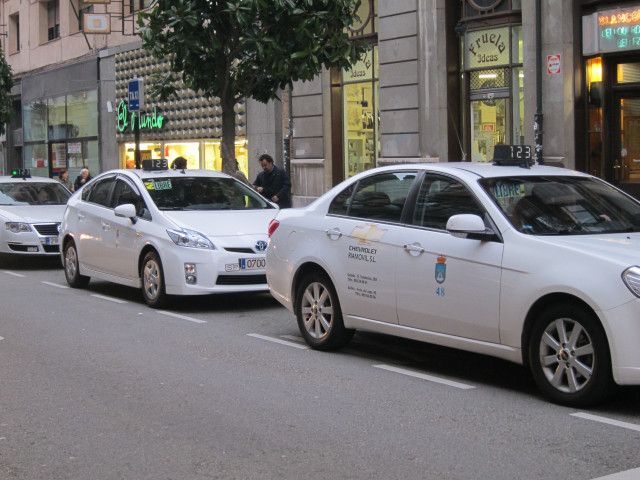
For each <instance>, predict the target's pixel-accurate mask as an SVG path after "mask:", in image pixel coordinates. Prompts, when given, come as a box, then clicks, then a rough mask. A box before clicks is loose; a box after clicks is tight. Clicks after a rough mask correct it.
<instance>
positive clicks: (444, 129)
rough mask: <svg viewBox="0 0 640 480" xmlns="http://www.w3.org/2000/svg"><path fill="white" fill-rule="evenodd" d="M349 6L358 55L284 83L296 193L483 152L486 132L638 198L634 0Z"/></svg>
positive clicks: (638, 12)
mask: <svg viewBox="0 0 640 480" xmlns="http://www.w3.org/2000/svg"><path fill="white" fill-rule="evenodd" d="M359 17H360V23H359V24H358V25H355V26H354V27H353V29H352V32H351V34H352V35H353V36H360V37H363V38H365V39H366V40H367V41H368V42H369V44H370V45H371V50H370V52H369V54H368V55H367V57H366V58H364V59H362V61H361V62H359V63H358V64H357V65H356V66H355V68H354V69H352V70H350V71H342V72H341V71H327V72H324V73H323V74H322V75H321V76H319V77H318V78H316V80H315V81H313V82H308V83H299V84H296V85H295V86H294V89H293V96H292V97H293V102H292V112H293V116H292V123H293V126H294V128H293V132H292V148H291V152H292V153H291V174H292V183H293V188H294V204H295V205H304V204H307V203H309V202H310V201H312V200H313V199H314V198H316V197H318V196H319V195H321V194H322V193H323V192H325V191H326V190H328V189H329V188H330V187H331V186H333V185H335V184H336V183H338V182H339V181H341V180H343V179H345V178H347V177H349V176H351V175H353V174H354V173H357V172H359V171H362V170H364V169H368V168H371V167H374V166H381V165H387V164H393V163H404V162H432V161H440V162H449V161H472V162H486V161H491V159H492V158H493V148H494V146H495V145H496V144H525V145H531V146H532V147H533V148H534V151H535V150H536V149H535V147H536V145H538V146H541V147H542V148H541V150H540V149H539V152H540V154H541V159H542V161H544V162H545V163H547V164H553V165H562V166H566V167H569V168H575V169H578V170H582V171H587V172H590V173H593V174H595V175H597V176H599V177H601V178H603V179H605V180H607V181H610V182H612V183H614V184H616V185H617V186H619V187H621V188H622V189H624V190H626V191H628V192H630V193H631V194H633V195H635V196H640V188H639V187H640V183H638V182H639V181H640V178H638V177H640V151H639V150H638V146H637V145H636V143H637V142H639V141H640V140H638V139H640V131H639V130H638V125H639V122H638V120H640V117H638V113H640V109H639V108H638V107H639V106H640V104H639V103H638V99H637V98H638V97H637V96H636V95H640V93H638V92H640V88H639V87H640V83H639V82H640V2H637V1H636V2H619V1H618V2H612V1H589V0H583V1H581V0H571V1H558V0H527V1H522V0H455V1H451V0H394V1H387V0H363V2H362V6H361V9H360V12H359ZM536 133H540V134H541V135H542V136H541V137H538V142H536Z"/></svg>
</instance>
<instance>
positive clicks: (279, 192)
mask: <svg viewBox="0 0 640 480" xmlns="http://www.w3.org/2000/svg"><path fill="white" fill-rule="evenodd" d="M258 161H259V162H260V166H261V167H262V172H260V173H259V174H258V176H257V177H256V180H255V182H253V186H254V187H256V190H257V191H258V192H259V193H260V194H261V195H262V196H263V197H265V198H266V199H268V200H271V201H272V202H275V203H277V204H278V206H279V207H280V208H290V207H291V180H289V175H287V172H285V171H284V170H283V169H282V168H280V167H278V166H277V165H274V163H273V158H272V157H271V155H269V154H267V153H263V154H262V155H260V158H258Z"/></svg>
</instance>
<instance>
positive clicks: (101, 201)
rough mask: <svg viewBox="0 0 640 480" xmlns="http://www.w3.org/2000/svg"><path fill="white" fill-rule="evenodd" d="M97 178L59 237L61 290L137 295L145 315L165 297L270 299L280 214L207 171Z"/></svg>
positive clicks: (150, 169) (153, 170)
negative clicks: (269, 251)
mask: <svg viewBox="0 0 640 480" xmlns="http://www.w3.org/2000/svg"><path fill="white" fill-rule="evenodd" d="M144 164H145V165H144V166H145V168H144V169H142V170H112V171H108V172H105V173H103V174H101V175H98V176H97V177H95V178H94V179H92V180H91V182H89V183H88V184H87V185H86V186H84V187H83V188H82V189H81V190H79V191H78V192H77V193H76V194H75V195H74V196H73V197H72V198H71V199H70V200H69V203H68V206H67V209H66V211H65V213H64V217H63V220H62V225H61V229H60V240H61V246H62V248H61V252H60V254H61V257H62V263H63V266H64V272H65V276H66V279H67V282H68V283H69V285H70V286H72V287H85V286H87V284H88V283H89V280H90V278H91V277H94V278H99V279H102V280H108V281H111V282H115V283H119V284H122V285H128V286H131V287H136V288H141V289H142V293H143V298H144V300H145V302H146V303H147V304H148V305H149V306H151V307H161V306H164V305H166V303H167V301H168V298H167V296H168V295H202V294H210V293H230V292H256V291H267V290H268V287H267V283H266V276H265V250H266V247H267V229H268V225H269V222H270V221H271V220H272V219H273V218H274V216H275V214H276V213H277V211H278V207H277V206H276V205H274V204H272V203H270V202H268V201H266V200H265V199H264V198H262V197H261V196H260V195H259V194H258V193H256V192H255V191H254V190H253V189H251V188H250V187H248V186H246V185H245V184H243V183H242V182H239V181H238V180H236V179H235V178H233V177H230V176H229V175H226V174H224V173H220V172H215V171H211V170H168V169H167V168H166V161H162V162H160V161H154V162H151V161H145V162H144Z"/></svg>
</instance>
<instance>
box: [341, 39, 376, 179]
mask: <svg viewBox="0 0 640 480" xmlns="http://www.w3.org/2000/svg"><path fill="white" fill-rule="evenodd" d="M377 74H378V69H377V48H374V49H373V50H372V51H371V52H369V53H367V55H366V56H365V57H364V58H363V59H362V60H360V61H359V62H358V63H357V64H356V66H355V67H354V68H353V69H352V70H350V71H344V72H343V73H342V77H343V84H344V87H343V102H344V104H343V112H344V123H343V124H344V128H345V132H344V138H345V157H344V158H345V172H344V173H345V177H350V176H352V175H355V174H356V173H359V172H363V171H365V170H368V169H370V168H373V167H375V166H376V163H377V159H378V155H379V145H380V138H379V133H380V132H379V123H380V122H379V118H380V110H379V106H378V79H377Z"/></svg>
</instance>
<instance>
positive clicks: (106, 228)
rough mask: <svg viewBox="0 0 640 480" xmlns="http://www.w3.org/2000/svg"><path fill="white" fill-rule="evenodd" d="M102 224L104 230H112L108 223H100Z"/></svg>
mask: <svg viewBox="0 0 640 480" xmlns="http://www.w3.org/2000/svg"><path fill="white" fill-rule="evenodd" d="M100 224H101V225H102V230H105V231H106V230H110V229H111V225H109V224H108V223H107V222H104V221H103V222H100Z"/></svg>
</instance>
